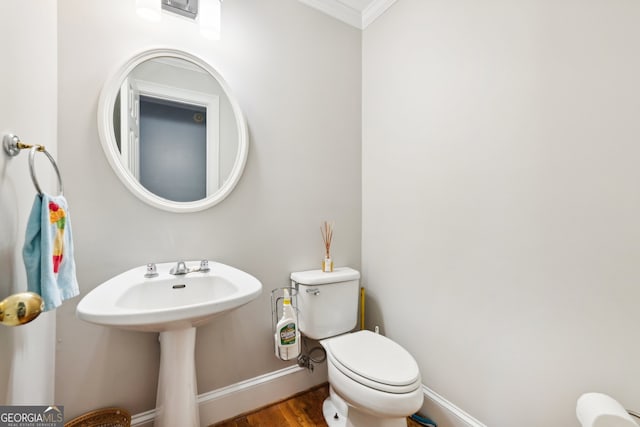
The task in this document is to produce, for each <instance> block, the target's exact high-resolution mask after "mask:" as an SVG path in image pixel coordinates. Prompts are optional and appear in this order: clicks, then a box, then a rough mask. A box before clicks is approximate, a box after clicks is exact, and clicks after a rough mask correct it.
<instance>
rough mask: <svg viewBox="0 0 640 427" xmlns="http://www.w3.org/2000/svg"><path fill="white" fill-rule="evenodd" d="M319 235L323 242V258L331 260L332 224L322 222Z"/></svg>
mask: <svg viewBox="0 0 640 427" xmlns="http://www.w3.org/2000/svg"><path fill="white" fill-rule="evenodd" d="M320 234H322V241H323V242H324V249H325V258H331V240H332V239H333V223H329V222H327V221H324V222H323V223H322V226H320Z"/></svg>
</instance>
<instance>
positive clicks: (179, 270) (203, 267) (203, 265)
mask: <svg viewBox="0 0 640 427" xmlns="http://www.w3.org/2000/svg"><path fill="white" fill-rule="evenodd" d="M198 271H199V272H201V273H206V272H207V271H211V268H210V267H209V261H208V260H206V259H203V260H202V261H200V267H193V268H188V267H187V265H186V264H185V263H184V261H178V263H177V264H176V265H175V267H171V270H169V274H173V275H174V276H182V275H185V274H189V273H195V272H198Z"/></svg>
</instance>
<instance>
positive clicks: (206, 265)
mask: <svg viewBox="0 0 640 427" xmlns="http://www.w3.org/2000/svg"><path fill="white" fill-rule="evenodd" d="M210 270H211V268H209V260H207V259H203V260H202V261H200V268H199V269H198V271H200V272H202V273H206V272H207V271H210Z"/></svg>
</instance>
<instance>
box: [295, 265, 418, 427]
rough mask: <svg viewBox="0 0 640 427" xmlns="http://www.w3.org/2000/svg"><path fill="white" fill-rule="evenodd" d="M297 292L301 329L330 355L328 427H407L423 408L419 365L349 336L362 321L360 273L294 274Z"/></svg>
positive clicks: (371, 336) (380, 342) (393, 348)
mask: <svg viewBox="0 0 640 427" xmlns="http://www.w3.org/2000/svg"><path fill="white" fill-rule="evenodd" d="M291 284H292V286H293V287H295V288H296V289H297V291H298V292H297V302H298V327H299V329H300V332H302V333H303V334H304V335H305V336H307V337H309V338H311V339H315V340H319V341H320V344H321V345H322V346H323V347H324V349H325V350H326V352H327V368H328V374H329V397H328V398H327V399H326V400H325V401H324V403H323V406H322V409H323V414H324V418H325V420H326V422H327V424H328V425H329V427H401V426H402V427H406V426H407V421H406V417H407V416H409V415H411V414H413V413H415V412H416V411H418V410H419V409H420V408H421V407H422V401H423V392H422V379H421V377H420V370H419V369H418V364H417V363H416V361H415V359H414V358H413V356H411V354H409V353H408V352H407V351H406V350H405V349H404V348H402V347H401V346H400V345H399V344H397V343H395V342H394V341H392V340H391V339H389V338H387V337H385V336H383V335H380V334H376V333H373V332H371V331H366V330H363V331H357V332H351V331H352V330H353V329H354V328H355V326H356V323H357V319H358V299H359V295H360V273H359V272H358V271H356V270H354V269H352V268H348V267H343V268H337V269H335V270H334V271H333V272H331V273H325V272H322V270H310V271H301V272H295V273H291Z"/></svg>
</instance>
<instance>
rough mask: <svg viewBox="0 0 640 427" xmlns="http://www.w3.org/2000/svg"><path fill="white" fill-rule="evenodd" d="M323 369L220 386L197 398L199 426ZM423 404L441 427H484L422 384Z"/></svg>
mask: <svg viewBox="0 0 640 427" xmlns="http://www.w3.org/2000/svg"><path fill="white" fill-rule="evenodd" d="M326 381H327V378H326V369H317V370H316V371H314V373H309V371H307V370H306V369H303V368H300V367H299V366H296V365H293V366H289V367H286V368H283V369H279V370H277V371H273V372H268V373H266V374H263V375H259V376H257V377H254V378H250V379H248V380H244V381H240V382H237V383H235V384H231V385H228V386H226V387H221V388H219V389H216V390H212V391H209V392H206V393H202V394H200V395H199V396H198V400H197V401H198V406H199V407H200V424H201V425H203V426H208V425H211V424H215V423H217V422H220V421H224V420H227V419H229V418H233V417H235V416H237V415H240V414H244V413H247V412H251V411H252V410H255V409H258V408H260V407H263V406H266V405H269V404H271V403H275V402H278V401H280V400H283V399H285V398H287V397H289V396H292V395H294V394H296V393H299V392H301V391H304V390H308V389H309V388H311V387H313V386H315V385H317V384H321V383H323V382H326ZM422 391H423V393H424V397H425V403H424V405H423V407H422V411H421V413H424V414H426V415H428V416H429V417H430V418H432V419H433V420H434V421H436V422H437V423H438V426H440V427H487V426H486V425H485V424H483V423H481V422H480V421H478V420H477V419H475V418H474V417H472V416H471V415H469V414H468V413H466V412H465V411H463V410H462V409H460V408H458V407H457V406H456V405H454V404H453V403H451V402H450V401H448V400H447V399H445V398H444V397H442V396H440V395H439V394H438V393H436V392H435V391H433V390H431V389H430V388H429V387H427V386H425V385H423V386H422ZM155 412H156V411H155V409H152V410H150V411H146V412H142V413H139V414H136V415H134V416H132V417H131V426H132V427H151V426H152V425H153V419H154V418H155Z"/></svg>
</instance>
